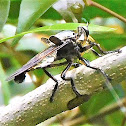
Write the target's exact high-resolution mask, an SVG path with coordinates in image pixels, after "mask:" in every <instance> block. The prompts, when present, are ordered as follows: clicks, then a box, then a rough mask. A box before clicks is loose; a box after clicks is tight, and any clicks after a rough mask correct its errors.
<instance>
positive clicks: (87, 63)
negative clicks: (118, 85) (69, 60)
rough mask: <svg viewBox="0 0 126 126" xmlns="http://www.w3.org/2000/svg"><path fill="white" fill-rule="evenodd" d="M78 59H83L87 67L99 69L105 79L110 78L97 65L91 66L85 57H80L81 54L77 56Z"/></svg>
mask: <svg viewBox="0 0 126 126" xmlns="http://www.w3.org/2000/svg"><path fill="white" fill-rule="evenodd" d="M79 60H81V61H83V62H84V64H85V65H86V66H87V67H89V68H91V69H94V70H97V71H99V72H100V73H101V74H102V75H103V76H104V77H105V78H106V80H107V81H109V80H110V78H109V77H108V75H107V74H106V73H105V72H104V71H103V70H102V69H100V68H97V67H92V66H90V64H89V62H87V60H85V59H84V58H82V57H81V56H80V57H79Z"/></svg>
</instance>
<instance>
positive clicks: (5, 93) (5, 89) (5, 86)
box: [0, 62, 10, 105]
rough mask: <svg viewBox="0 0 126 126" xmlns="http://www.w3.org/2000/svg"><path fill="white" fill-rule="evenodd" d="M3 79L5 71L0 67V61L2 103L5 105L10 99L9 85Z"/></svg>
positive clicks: (0, 64) (0, 65) (4, 78)
mask: <svg viewBox="0 0 126 126" xmlns="http://www.w3.org/2000/svg"><path fill="white" fill-rule="evenodd" d="M5 80H6V76H5V72H4V69H3V67H2V63H1V62H0V81H1V83H2V92H3V98H4V104H5V105H7V104H8V103H9V100H10V91H9V85H8V83H7V82H6V81H5Z"/></svg>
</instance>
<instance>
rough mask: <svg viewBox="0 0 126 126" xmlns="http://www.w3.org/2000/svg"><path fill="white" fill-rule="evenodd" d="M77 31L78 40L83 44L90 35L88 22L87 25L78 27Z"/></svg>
mask: <svg viewBox="0 0 126 126" xmlns="http://www.w3.org/2000/svg"><path fill="white" fill-rule="evenodd" d="M77 32H78V33H77V42H78V43H79V44H81V45H82V46H83V45H84V44H85V42H86V41H87V40H88V36H89V30H88V24H87V26H80V27H78V29H77Z"/></svg>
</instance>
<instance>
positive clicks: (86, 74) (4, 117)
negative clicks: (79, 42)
mask: <svg viewBox="0 0 126 126" xmlns="http://www.w3.org/2000/svg"><path fill="white" fill-rule="evenodd" d="M90 65H91V66H95V67H100V68H102V69H103V70H104V71H105V72H106V73H107V74H108V75H109V76H110V77H111V79H112V81H111V82H112V84H117V83H119V82H121V81H122V80H124V79H125V76H126V47H124V48H122V53H113V54H108V55H105V56H103V57H100V58H98V59H96V60H94V61H93V62H91V63H90ZM67 76H71V77H73V78H74V79H75V84H76V87H77V89H78V91H79V92H80V93H81V94H82V95H83V96H82V97H79V98H76V97H75V94H74V93H73V91H72V89H71V85H70V82H69V81H63V80H62V79H61V78H60V75H57V76H55V77H56V78H57V79H58V82H59V89H58V91H57V92H56V95H55V97H54V102H52V103H50V102H49V98H50V96H51V93H52V89H53V87H54V85H55V83H54V81H52V80H51V79H49V80H48V81H47V82H46V84H44V85H42V86H40V87H38V88H36V89H35V90H34V91H32V92H30V93H28V94H26V95H25V96H23V97H22V98H21V99H20V100H19V101H16V102H14V103H11V104H10V105H8V106H6V107H5V108H3V109H1V110H0V126H22V125H23V126H35V125H36V124H38V123H40V122H43V121H44V120H46V119H48V118H51V117H52V116H55V115H57V114H59V113H61V112H63V111H66V110H68V109H72V108H74V107H76V106H78V105H80V104H81V103H83V102H86V101H87V100H88V99H89V98H90V96H91V95H93V94H94V93H96V92H100V91H102V90H103V86H104V82H105V79H104V78H103V76H102V75H101V74H100V73H99V72H97V71H95V70H92V69H90V68H87V67H85V66H83V65H82V66H81V67H79V68H76V69H73V70H71V71H69V72H68V73H67Z"/></svg>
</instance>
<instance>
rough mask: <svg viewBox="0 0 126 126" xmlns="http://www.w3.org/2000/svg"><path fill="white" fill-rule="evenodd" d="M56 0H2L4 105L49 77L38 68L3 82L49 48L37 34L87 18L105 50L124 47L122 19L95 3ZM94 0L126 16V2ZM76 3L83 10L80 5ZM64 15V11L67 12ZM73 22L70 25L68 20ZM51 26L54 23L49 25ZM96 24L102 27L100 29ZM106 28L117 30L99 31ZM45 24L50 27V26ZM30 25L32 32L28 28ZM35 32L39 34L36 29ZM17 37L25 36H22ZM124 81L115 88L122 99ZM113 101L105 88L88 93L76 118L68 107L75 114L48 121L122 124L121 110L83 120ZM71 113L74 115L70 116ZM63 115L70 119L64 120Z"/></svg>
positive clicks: (0, 97)
mask: <svg viewBox="0 0 126 126" xmlns="http://www.w3.org/2000/svg"><path fill="white" fill-rule="evenodd" d="M56 1H57V0H41V2H40V0H31V1H30V2H29V0H1V1H0V15H1V16H0V31H1V33H0V39H1V40H0V41H1V42H2V40H4V42H3V43H0V105H7V104H8V103H9V102H11V101H12V100H13V99H14V98H16V97H19V96H22V95H24V94H26V93H28V92H29V91H31V90H33V89H35V88H36V87H37V86H40V85H41V84H42V83H44V82H45V81H46V80H47V79H48V77H47V76H45V74H44V72H43V71H42V70H35V71H34V72H30V74H29V75H27V79H26V81H25V82H23V83H22V84H20V85H18V84H16V83H14V82H13V81H11V82H6V81H5V79H6V77H7V76H8V75H10V74H11V73H13V72H14V71H15V70H16V69H18V68H20V67H21V66H22V65H23V64H25V63H26V62H27V61H28V60H29V59H31V58H32V57H33V56H34V55H35V54H37V53H38V52H40V51H41V50H44V49H45V48H47V45H45V44H44V43H42V42H41V37H49V35H52V34H56V33H57V32H58V31H60V30H68V29H69V30H75V29H76V27H77V26H78V25H79V24H77V21H79V22H80V23H86V22H87V21H89V22H90V23H91V25H89V29H90V35H91V36H92V37H93V38H94V39H95V41H96V42H97V43H100V45H101V47H102V48H103V49H104V50H114V49H117V48H121V47H123V46H125V45H126V42H125V41H126V33H125V31H126V26H125V23H124V22H122V21H120V20H119V19H117V18H115V17H112V15H110V14H109V13H107V12H104V11H103V10H101V9H98V8H96V7H94V6H87V5H85V6H84V3H82V2H79V1H78V0H73V2H71V3H70V2H69V1H67V2H66V3H65V2H64V3H62V4H60V2H59V4H58V6H57V7H54V6H52V5H53V4H54V3H55V2H56ZM95 2H97V3H99V4H101V5H102V6H105V7H107V8H108V9H110V10H112V11H114V12H116V13H118V14H120V15H121V16H125V8H126V1H125V0H106V1H104V0H95ZM65 4H66V5H65ZM80 5H81V8H79V7H80ZM60 7H62V9H61V10H60V9H59V8H60ZM83 8H84V9H83ZM81 9H82V10H81ZM64 13H65V14H66V15H65V16H64ZM8 15H9V16H8ZM68 15H69V16H68ZM77 15H79V16H77ZM66 18H67V19H66ZM69 18H70V20H69ZM67 21H68V22H69V21H71V24H63V25H62V24H61V23H64V22H66V23H68V22H67ZM5 22H6V23H5ZM73 22H74V24H72V23H73ZM47 25H48V26H47ZM50 25H54V26H52V27H50ZM100 25H102V26H103V27H100ZM43 26H45V27H43ZM40 27H41V28H40ZM107 27H109V28H108V29H109V30H110V28H115V29H116V30H115V31H113V32H101V31H107V30H106V29H104V28H107ZM49 28H50V29H51V30H52V31H51V30H49ZM29 29H30V32H29V31H28V30H29ZM57 30H58V31H57ZM38 31H40V32H39V33H38ZM15 32H16V33H20V34H19V36H18V35H17V36H18V37H20V38H17V36H14V34H15ZM22 32H26V33H30V34H27V35H25V33H22ZM33 32H37V33H33ZM20 35H25V36H24V37H23V38H22V39H21V36H20ZM10 36H14V37H13V38H14V40H12V39H9V38H7V37H10ZM20 39H21V40H20ZM12 45H13V46H12ZM84 57H85V58H87V59H88V60H89V61H92V60H94V59H95V58H97V57H96V56H94V55H93V53H91V52H90V51H89V52H87V53H86V54H85V55H84ZM63 69H64V66H62V67H59V68H58V69H56V68H54V69H50V72H51V73H52V74H54V75H56V74H58V73H60V71H62V70H63ZM125 84H126V82H125V81H123V82H122V83H120V85H116V86H115V87H114V88H115V89H116V92H117V94H118V95H119V96H120V97H121V98H123V97H125V91H126V86H125ZM115 102H116V101H114V99H113V97H112V96H111V94H110V92H109V91H107V90H105V91H104V92H101V93H99V94H96V95H94V96H92V98H91V99H90V100H89V101H88V102H87V103H84V104H83V105H81V106H80V109H78V110H77V111H78V112H77V115H76V116H75V115H74V114H73V113H72V111H73V112H74V113H76V112H75V110H72V111H71V113H72V114H68V113H67V114H66V115H65V117H64V116H62V114H61V116H62V120H61V119H60V121H59V120H56V121H53V122H54V124H53V123H52V124H50V125H52V126H54V125H56V126H58V125H60V124H62V122H65V124H67V123H69V122H70V121H72V122H74V123H75V125H78V126H79V125H81V126H92V125H93V126H94V125H97V126H98V125H103V126H106V125H109V126H118V125H121V123H122V120H123V115H122V113H121V112H120V111H116V112H113V113H111V114H107V115H104V116H103V117H102V119H99V120H98V119H97V121H95V120H94V121H93V122H91V123H90V124H86V121H85V120H88V119H89V118H91V117H92V116H94V115H95V114H98V113H99V111H100V110H101V109H104V107H106V106H109V105H112V104H114V103H115ZM69 115H71V117H68V116H69ZM73 115H74V117H72V116H73ZM81 117H83V119H81V120H80V121H79V122H77V121H78V120H79V119H80V118H81ZM66 118H69V119H68V120H67V119H66ZM40 125H41V124H40ZM42 125H43V124H42Z"/></svg>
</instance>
